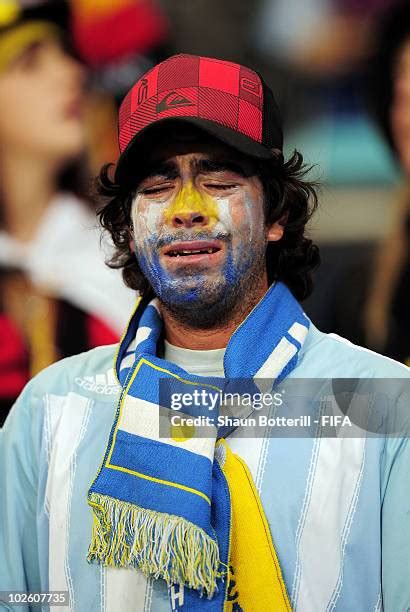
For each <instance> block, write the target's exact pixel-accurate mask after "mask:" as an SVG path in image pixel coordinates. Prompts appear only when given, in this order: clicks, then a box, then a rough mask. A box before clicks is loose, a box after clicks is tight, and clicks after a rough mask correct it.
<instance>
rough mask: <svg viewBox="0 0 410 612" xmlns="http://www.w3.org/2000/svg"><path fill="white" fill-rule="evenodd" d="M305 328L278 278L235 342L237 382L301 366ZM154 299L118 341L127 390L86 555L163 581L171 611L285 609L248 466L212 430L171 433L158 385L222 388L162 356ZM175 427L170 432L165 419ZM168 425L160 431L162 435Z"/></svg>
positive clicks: (96, 495) (94, 492) (229, 364)
mask: <svg viewBox="0 0 410 612" xmlns="http://www.w3.org/2000/svg"><path fill="white" fill-rule="evenodd" d="M308 327H309V321H308V319H307V317H306V316H305V315H304V313H303V311H302V309H301V307H300V305H299V304H298V302H297V301H296V300H295V299H294V298H293V296H292V295H291V293H290V291H289V290H288V289H287V288H286V287H285V285H283V284H282V283H276V284H275V285H273V286H272V287H271V288H270V289H269V291H268V292H267V293H266V295H265V296H264V298H263V299H262V300H261V301H260V302H259V304H258V305H257V306H256V307H255V308H254V309H253V310H252V312H251V313H250V314H249V316H248V317H247V318H246V320H245V321H244V322H243V323H242V324H241V325H240V326H239V327H238V328H237V329H236V331H235V332H234V334H233V335H232V337H231V339H230V341H229V343H228V346H227V349H226V353H225V360H224V370H225V377H226V378H225V379H219V383H220V384H226V382H227V380H231V379H245V378H247V379H251V380H255V381H256V380H257V379H273V380H274V382H275V383H277V382H278V380H282V379H283V378H284V377H286V375H287V374H288V373H289V372H290V371H291V370H292V369H293V368H294V367H295V365H296V362H297V359H298V352H299V350H300V348H301V346H302V344H303V341H304V339H305V337H306V334H307V331H308ZM161 333H162V320H161V317H160V314H159V311H158V307H157V304H156V301H155V300H153V301H152V302H150V303H149V304H146V303H145V304H144V303H140V304H139V305H138V307H137V309H136V311H135V313H134V315H133V317H132V318H131V321H130V323H129V325H128V328H127V330H126V333H125V335H124V337H123V339H122V341H121V343H120V346H119V351H118V354H117V358H116V364H115V367H116V372H117V376H118V378H119V381H120V383H121V386H122V393H121V396H120V401H119V404H118V408H117V412H116V416H115V420H114V424H113V427H112V430H111V433H110V437H109V441H108V445H107V449H106V452H105V456H104V459H103V461H102V464H101V467H100V470H99V472H98V474H97V476H96V478H95V480H94V482H93V484H92V486H91V488H90V490H89V493H88V503H89V505H90V506H91V508H92V512H93V529H92V539H91V544H90V549H89V555H88V560H89V561H97V562H99V563H102V564H104V565H111V566H116V567H135V568H137V569H139V570H140V571H142V572H143V573H144V574H145V575H146V576H150V577H153V578H162V579H164V580H165V581H166V582H167V584H168V587H169V593H170V603H171V608H172V610H210V611H212V612H213V611H215V612H216V611H220V612H221V611H227V610H229V611H233V612H235V611H236V612H241V610H275V611H282V610H288V611H289V610H290V604H289V600H288V597H287V593H286V588H285V585H284V582H283V579H282V576H281V571H280V566H279V562H278V559H277V556H276V552H275V548H274V545H273V542H272V539H271V536H270V531H269V526H268V523H267V521H266V517H265V514H264V512H263V508H262V505H261V502H260V499H259V496H258V493H257V491H256V488H255V485H254V483H253V480H252V476H251V474H250V472H249V470H248V468H247V466H246V465H245V463H244V462H243V461H242V460H241V459H240V458H239V457H238V456H236V455H234V454H233V453H232V452H231V451H230V449H229V446H228V445H227V444H226V442H225V440H224V439H223V438H220V437H219V436H218V430H217V428H216V427H209V428H208V430H207V431H208V432H209V433H207V437H205V438H204V437H197V436H195V432H192V431H191V432H190V434H189V435H187V436H181V435H180V434H179V435H176V434H175V431H174V430H173V428H172V426H171V424H170V419H169V416H170V413H171V410H170V408H169V406H164V405H163V404H164V402H163V397H162V396H161V398H160V387H161V384H160V381H161V380H164V379H165V380H166V381H168V382H171V387H172V385H173V384H175V385H176V386H177V387H178V388H179V389H180V388H181V386H182V387H183V388H186V390H187V391H192V389H193V388H199V389H203V388H206V387H208V388H214V389H215V388H217V386H216V385H215V384H213V383H214V382H218V380H216V381H211V382H209V381H208V380H205V379H203V378H201V377H198V376H193V375H191V374H189V373H187V372H186V371H184V370H182V369H181V368H180V367H178V366H176V365H174V364H172V363H169V362H167V361H165V360H163V359H160V358H159V357H158V356H157V352H158V345H159V340H160V337H161ZM164 422H165V423H166V424H168V425H169V427H168V429H167V430H166V433H165V434H164V428H163V423H164ZM160 425H161V435H160Z"/></svg>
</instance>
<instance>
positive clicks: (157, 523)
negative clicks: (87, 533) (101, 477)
mask: <svg viewBox="0 0 410 612" xmlns="http://www.w3.org/2000/svg"><path fill="white" fill-rule="evenodd" d="M89 504H90V506H91V507H92V510H93V527H92V538H91V544H90V548H89V552H88V557H87V560H88V561H89V562H91V561H95V560H97V561H99V562H100V563H102V564H103V565H108V566H114V567H130V566H132V567H137V568H138V569H139V570H140V571H141V572H142V573H143V574H144V575H145V576H147V577H152V578H163V579H164V580H165V581H166V583H167V585H168V586H171V585H172V584H183V585H185V586H187V587H189V588H191V589H196V590H199V591H200V593H201V594H205V595H207V597H208V598H211V597H212V596H213V594H214V593H215V591H217V584H216V581H217V579H218V578H223V577H224V576H225V575H226V572H225V571H223V572H221V571H220V565H221V564H220V560H219V550H218V544H217V542H216V541H215V540H213V539H212V538H211V537H210V536H209V535H207V534H206V533H205V531H204V530H203V529H201V528H200V527H198V526H196V525H194V524H193V523H191V522H190V521H187V520H186V519H184V518H182V517H180V516H175V515H172V514H166V513H164V512H157V511H154V510H148V509H146V508H141V507H139V506H134V505H133V504H130V503H128V502H124V501H121V500H118V499H114V498H112V497H109V496H107V495H100V494H98V493H91V494H90V495H89Z"/></svg>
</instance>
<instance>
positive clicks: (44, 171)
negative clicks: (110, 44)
mask: <svg viewBox="0 0 410 612" xmlns="http://www.w3.org/2000/svg"><path fill="white" fill-rule="evenodd" d="M66 17H67V15H66V12H65V10H64V3H62V2H47V3H44V2H43V3H37V4H36V3H30V6H29V7H28V8H22V7H21V6H20V5H19V4H18V3H17V2H13V1H5V2H2V3H1V5H0V423H1V422H2V420H4V418H5V416H6V414H7V411H8V410H9V408H10V406H11V404H12V403H13V401H14V399H15V397H16V396H17V395H18V394H19V393H20V391H21V389H22V387H23V385H24V384H25V383H26V382H27V380H28V378H30V377H31V376H32V375H34V374H35V373H36V372H38V371H39V370H40V369H42V368H43V367H45V366H47V365H49V364H50V363H52V362H53V361H55V360H57V359H59V358H62V357H65V356H68V355H72V354H75V353H78V352H80V351H83V350H87V349H88V348H91V347H93V346H97V345H99V344H106V343H110V342H114V341H117V339H118V335H119V331H120V330H121V329H122V328H123V326H124V323H125V321H126V320H127V318H128V315H129V312H130V309H131V308H132V303H133V301H134V294H133V293H132V292H131V291H130V290H127V289H125V288H124V286H123V284H122V281H121V278H120V275H119V274H117V272H116V271H113V270H110V269H109V268H107V267H106V266H105V264H104V253H103V251H102V250H101V248H100V238H99V233H98V231H97V229H96V223H95V219H94V212H93V210H92V207H91V204H90V203H89V202H87V200H86V198H85V197H84V196H82V194H84V193H85V189H84V185H85V186H86V187H87V181H84V179H85V178H86V164H85V157H84V151H85V147H86V141H85V140H86V139H85V129H84V112H85V95H84V81H85V75H84V71H83V68H82V67H81V65H80V64H79V62H78V61H77V60H76V59H75V58H74V57H73V56H72V55H71V54H70V53H69V52H68V51H67V48H66V46H65V40H64V38H63V31H62V29H61V27H60V26H62V25H64V22H65V20H66Z"/></svg>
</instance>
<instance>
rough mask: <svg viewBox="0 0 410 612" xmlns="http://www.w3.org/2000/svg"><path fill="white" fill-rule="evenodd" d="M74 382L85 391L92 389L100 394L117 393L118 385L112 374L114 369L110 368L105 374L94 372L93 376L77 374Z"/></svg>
mask: <svg viewBox="0 0 410 612" xmlns="http://www.w3.org/2000/svg"><path fill="white" fill-rule="evenodd" d="M74 380H75V383H76V384H77V385H78V386H79V387H81V388H82V389H84V390H85V391H92V392H93V393H98V394H102V395H117V394H118V392H119V390H120V386H119V385H118V382H117V379H116V378H115V375H114V370H113V369H110V370H108V372H107V373H106V374H96V375H95V376H83V377H81V376H77V377H76V378H75V379H74Z"/></svg>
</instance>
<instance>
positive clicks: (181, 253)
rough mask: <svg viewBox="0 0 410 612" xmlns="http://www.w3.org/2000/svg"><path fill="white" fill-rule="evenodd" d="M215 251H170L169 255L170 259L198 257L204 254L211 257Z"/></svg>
mask: <svg viewBox="0 0 410 612" xmlns="http://www.w3.org/2000/svg"><path fill="white" fill-rule="evenodd" d="M215 251H216V249H214V248H212V247H210V248H208V249H196V250H183V251H170V252H169V255H170V256H171V257H180V255H200V254H204V253H208V254H210V255H212V253H215Z"/></svg>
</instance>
